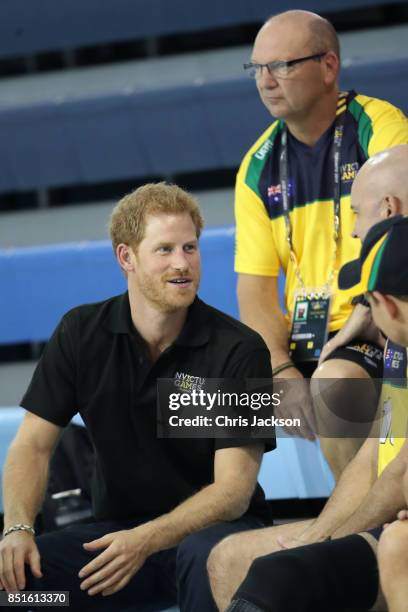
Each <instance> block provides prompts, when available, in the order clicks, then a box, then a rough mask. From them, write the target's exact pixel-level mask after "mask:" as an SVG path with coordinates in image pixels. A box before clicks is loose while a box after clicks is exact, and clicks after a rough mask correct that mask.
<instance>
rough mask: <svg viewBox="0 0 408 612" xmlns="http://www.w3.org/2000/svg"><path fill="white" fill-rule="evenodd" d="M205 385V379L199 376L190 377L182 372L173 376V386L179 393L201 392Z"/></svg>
mask: <svg viewBox="0 0 408 612" xmlns="http://www.w3.org/2000/svg"><path fill="white" fill-rule="evenodd" d="M204 384H205V378H201V376H192V375H191V374H185V373H184V372H176V374H175V376H174V386H175V387H177V388H178V389H180V390H181V391H186V392H187V393H191V392H192V391H201V389H202V388H203V386H204Z"/></svg>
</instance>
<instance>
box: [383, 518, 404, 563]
mask: <svg viewBox="0 0 408 612" xmlns="http://www.w3.org/2000/svg"><path fill="white" fill-rule="evenodd" d="M378 560H379V562H380V564H381V565H384V567H388V568H390V569H391V568H392V571H395V570H396V569H397V568H398V566H399V565H400V564H401V563H403V564H404V565H405V563H407V562H408V521H396V522H395V523H392V524H391V525H390V526H389V527H387V529H385V530H384V532H383V533H382V535H381V538H380V542H379V544H378Z"/></svg>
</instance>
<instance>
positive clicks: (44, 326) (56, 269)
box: [0, 0, 408, 517]
mask: <svg viewBox="0 0 408 612" xmlns="http://www.w3.org/2000/svg"><path fill="white" fill-rule="evenodd" d="M290 8H303V9H309V10H313V11H316V12H319V13H320V14H322V15H323V16H327V17H328V18H329V19H331V21H332V22H333V24H334V25H335V27H336V28H337V30H338V32H339V33H340V39H341V46H342V62H343V72H342V78H341V85H342V86H343V87H344V88H351V87H352V88H354V89H357V90H358V91H359V92H361V93H365V94H368V95H374V96H377V97H380V98H381V97H383V98H386V99H387V100H389V101H391V102H393V103H394V104H396V105H398V106H400V107H401V108H402V109H403V110H404V111H405V112H406V111H407V110H408V87H407V85H406V83H407V82H408V81H407V77H408V51H407V46H406V44H405V43H406V37H407V36H408V3H407V2H385V1H384V0H383V1H381V0H379V1H376V0H331V1H326V2H323V1H319V0H315V1H312V0H309V1H307V0H305V1H303V2H297V3H294V4H292V3H289V2H286V1H284V0H275V1H274V2H273V1H266V0H207V2H206V3H203V2H198V1H197V0H81V1H79V0H58V2H55V0H41V1H39V2H36V3H34V2H26V1H25V0H3V1H2V3H1V9H0V79H1V80H0V133H1V138H0V281H1V282H0V474H1V469H2V465H3V461H4V457H5V454H6V450H7V446H8V444H9V443H10V440H11V438H12V436H13V435H14V432H15V429H16V427H17V425H18V422H19V420H20V418H21V410H19V409H18V408H17V406H18V403H19V401H20V399H21V396H22V394H23V392H24V389H25V387H26V385H27V383H28V381H29V379H30V376H31V373H32V371H33V368H34V366H35V363H36V360H37V359H38V357H39V355H40V353H41V350H42V347H43V346H44V342H45V341H46V340H47V338H48V337H49V334H50V332H51V331H52V329H53V327H54V326H55V324H56V323H57V321H58V319H59V318H60V316H61V315H62V314H63V312H65V311H66V310H67V309H68V308H70V307H71V306H74V305H76V304H79V303H82V302H86V301H93V300H98V299H103V298H104V297H107V296H109V295H112V294H114V293H118V292H120V291H121V290H122V289H123V287H124V284H123V279H122V277H121V275H120V272H119V271H118V269H117V266H116V264H115V262H114V259H113V256H112V253H111V249H110V245H109V243H108V242H107V239H106V223H107V219H108V215H109V211H110V210H111V208H112V205H113V203H114V202H115V201H116V200H117V199H118V198H120V197H121V196H122V195H124V194H125V193H126V192H128V191H130V190H131V189H133V188H135V187H137V186H138V185H141V184H143V183H145V182H147V181H152V180H153V181H157V180H166V181H174V182H176V183H178V184H179V185H181V186H182V187H184V188H187V189H189V190H192V191H193V192H194V193H195V194H196V195H197V196H198V197H199V199H200V202H201V205H202V208H203V211H204V215H205V219H206V223H207V228H208V230H207V231H206V233H205V235H204V237H203V241H202V249H203V259H204V276H203V285H202V290H201V295H202V297H203V298H204V299H205V300H206V301H207V302H209V303H210V304H213V305H215V306H217V307H219V308H222V309H224V310H225V311H227V312H229V313H230V314H233V315H235V316H236V315H237V305H236V298H235V277H234V274H233V272H232V260H233V231H234V230H233V223H234V219H233V185H234V177H235V172H236V170H237V166H238V164H239V162H240V159H241V158H242V155H243V154H244V152H245V151H246V149H247V148H248V147H249V146H250V145H251V144H252V142H253V141H254V140H255V139H256V138H257V136H258V135H259V134H260V132H261V131H262V130H263V129H264V128H266V127H267V125H268V124H269V123H270V121H271V118H270V116H269V115H268V113H267V111H266V110H265V109H264V108H263V106H262V105H261V103H260V101H259V100H258V96H257V93H256V90H255V86H254V83H253V82H250V81H249V80H248V79H247V78H246V77H245V75H244V74H243V70H242V64H243V62H245V61H247V60H248V58H249V56H250V49H251V43H252V41H253V39H254V36H255V34H256V32H257V30H258V28H259V26H260V25H261V23H262V22H263V21H264V20H265V19H266V18H267V17H268V16H269V15H270V14H271V13H275V12H279V11H281V10H286V9H290ZM113 442H114V441H113ZM261 482H262V484H263V486H264V487H265V489H266V491H267V495H268V498H270V499H273V500H275V501H274V504H275V507H276V508H278V513H279V509H280V512H281V514H283V515H285V516H286V517H288V516H290V515H293V513H294V514H297V515H299V513H302V512H304V511H305V510H304V509H305V507H306V508H307V510H306V511H316V510H317V509H318V508H319V507H320V505H321V501H322V498H324V497H326V496H327V495H328V494H329V492H330V490H331V487H332V485H333V480H332V478H331V474H330V473H329V470H328V468H327V466H326V464H325V462H324V460H323V459H322V456H321V454H320V451H319V449H318V445H317V443H316V444H315V443H309V442H305V441H303V440H288V439H285V440H281V441H280V444H279V449H278V450H277V451H275V452H274V453H272V454H271V455H270V456H268V458H267V461H266V462H265V464H264V465H263V468H262V473H261ZM299 500H301V502H302V503H301V504H299V503H297V502H299ZM1 510H2V502H1V494H0V512H1Z"/></svg>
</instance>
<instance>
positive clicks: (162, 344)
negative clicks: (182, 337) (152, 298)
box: [129, 287, 188, 362]
mask: <svg viewBox="0 0 408 612" xmlns="http://www.w3.org/2000/svg"><path fill="white" fill-rule="evenodd" d="M129 302H130V313H131V317H132V323H133V325H134V326H135V328H136V329H137V331H138V332H139V334H140V335H141V336H142V338H143V340H144V341H145V342H146V344H147V348H148V351H149V355H150V358H151V360H152V362H155V361H156V360H157V359H158V358H159V357H160V355H161V353H162V352H163V351H164V350H166V348H168V347H169V346H170V345H171V344H172V343H173V342H174V340H175V339H176V338H177V337H178V335H179V334H180V332H181V330H182V328H183V325H184V323H185V320H186V317H187V312H188V308H180V309H178V310H175V311H173V312H162V311H160V310H158V309H157V308H156V307H155V306H154V305H152V304H151V303H149V302H147V300H146V299H139V298H138V296H136V295H135V294H133V293H132V290H131V289H130V287H129Z"/></svg>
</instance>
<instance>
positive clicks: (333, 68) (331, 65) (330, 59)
mask: <svg viewBox="0 0 408 612" xmlns="http://www.w3.org/2000/svg"><path fill="white" fill-rule="evenodd" d="M322 62H324V67H325V82H326V84H327V85H331V84H332V83H335V82H336V81H337V77H338V74H339V70H340V62H339V58H338V57H337V55H336V54H335V53H334V51H328V52H327V53H326V55H325V56H324V57H323V58H322Z"/></svg>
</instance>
